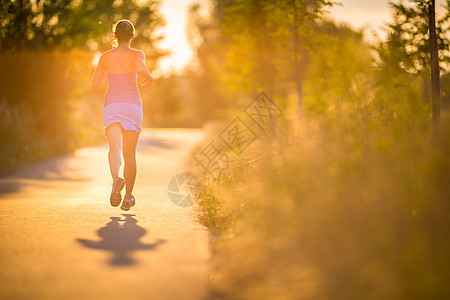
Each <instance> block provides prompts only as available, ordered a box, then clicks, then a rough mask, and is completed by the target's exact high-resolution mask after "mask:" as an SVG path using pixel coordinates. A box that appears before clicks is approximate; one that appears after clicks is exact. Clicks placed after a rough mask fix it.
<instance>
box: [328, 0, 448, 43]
mask: <svg viewBox="0 0 450 300" xmlns="http://www.w3.org/2000/svg"><path fill="white" fill-rule="evenodd" d="M337 1H338V2H340V3H342V6H336V7H334V8H332V9H331V10H330V12H331V15H332V17H333V18H334V19H335V20H337V21H343V22H346V23H349V24H350V25H352V26H353V27H354V28H358V29H359V28H361V27H365V28H366V34H367V35H368V37H369V38H370V37H371V36H372V31H373V30H375V31H376V32H377V33H378V34H379V35H380V36H381V37H385V34H384V33H383V30H382V29H383V25H384V24H385V23H386V22H389V21H391V20H392V16H391V11H390V9H389V4H388V0H337ZM445 1H446V0H436V13H437V14H439V13H442V12H443V11H444V9H443V8H442V6H443V5H444V4H445ZM393 2H396V3H398V2H399V1H398V0H396V1H393ZM407 2H408V1H407V0H404V3H407Z"/></svg>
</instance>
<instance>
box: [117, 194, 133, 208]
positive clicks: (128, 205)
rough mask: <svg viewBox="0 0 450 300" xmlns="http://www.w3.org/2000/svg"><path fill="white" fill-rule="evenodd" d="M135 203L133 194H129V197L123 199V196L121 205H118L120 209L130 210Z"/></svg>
mask: <svg viewBox="0 0 450 300" xmlns="http://www.w3.org/2000/svg"><path fill="white" fill-rule="evenodd" d="M135 203H136V200H135V199H134V196H133V195H131V199H125V197H124V198H123V202H122V206H121V207H120V209H121V210H130V208H131V207H132V206H134V204H135Z"/></svg>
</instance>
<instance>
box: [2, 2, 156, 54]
mask: <svg viewBox="0 0 450 300" xmlns="http://www.w3.org/2000/svg"><path fill="white" fill-rule="evenodd" d="M158 9H159V2H158V1H153V0H152V1H147V2H138V1H136V0H122V1H115V0H81V1H70V0H55V1H42V0H37V1H24V0H18V1H2V4H1V13H0V15H1V16H2V23H1V25H2V26H1V27H2V31H1V32H0V34H1V36H0V51H2V52H5V51H6V52H9V51H12V52H14V51H23V50H33V51H46V50H52V49H57V50H69V49H75V48H79V49H89V50H96V49H99V50H105V49H106V48H108V47H110V46H111V42H112V33H111V28H112V25H113V24H114V23H115V22H116V21H117V20H119V19H122V18H126V19H130V20H131V21H132V22H133V24H134V25H135V27H136V31H137V35H136V39H135V40H134V42H133V43H134V44H135V45H136V46H138V47H139V48H142V49H143V50H144V51H146V52H147V53H149V54H150V57H151V58H152V60H157V59H158V58H159V57H161V56H162V55H164V53H163V51H161V50H159V49H158V48H157V47H156V45H155V43H156V42H157V41H158V40H160V39H161V38H162V36H161V35H159V36H155V31H156V30H157V29H158V28H159V27H160V26H162V25H164V20H163V18H162V17H161V16H160V15H159V13H158Z"/></svg>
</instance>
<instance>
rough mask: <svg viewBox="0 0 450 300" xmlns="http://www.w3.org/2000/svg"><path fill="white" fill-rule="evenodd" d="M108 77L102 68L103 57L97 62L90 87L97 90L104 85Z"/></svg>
mask: <svg viewBox="0 0 450 300" xmlns="http://www.w3.org/2000/svg"><path fill="white" fill-rule="evenodd" d="M107 79H108V76H106V69H105V68H104V67H103V55H102V56H101V57H100V60H99V61H98V65H97V69H95V73H94V78H92V87H93V88H97V87H99V86H101V85H102V84H104V83H105V82H106V80H107Z"/></svg>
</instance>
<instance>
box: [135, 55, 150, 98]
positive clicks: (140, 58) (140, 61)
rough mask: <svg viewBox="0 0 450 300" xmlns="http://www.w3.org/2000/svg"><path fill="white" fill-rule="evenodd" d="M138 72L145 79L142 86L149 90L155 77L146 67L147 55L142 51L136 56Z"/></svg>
mask: <svg viewBox="0 0 450 300" xmlns="http://www.w3.org/2000/svg"><path fill="white" fill-rule="evenodd" d="M136 72H138V74H139V75H141V76H142V77H144V84H143V85H142V87H143V88H145V89H149V88H150V87H151V86H152V84H153V75H152V74H151V73H150V71H149V70H148V68H147V66H146V65H145V53H144V51H141V50H139V51H138V53H137V54H136Z"/></svg>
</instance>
